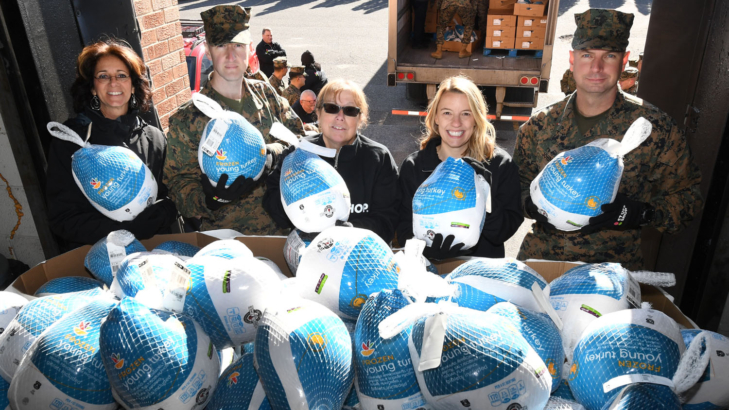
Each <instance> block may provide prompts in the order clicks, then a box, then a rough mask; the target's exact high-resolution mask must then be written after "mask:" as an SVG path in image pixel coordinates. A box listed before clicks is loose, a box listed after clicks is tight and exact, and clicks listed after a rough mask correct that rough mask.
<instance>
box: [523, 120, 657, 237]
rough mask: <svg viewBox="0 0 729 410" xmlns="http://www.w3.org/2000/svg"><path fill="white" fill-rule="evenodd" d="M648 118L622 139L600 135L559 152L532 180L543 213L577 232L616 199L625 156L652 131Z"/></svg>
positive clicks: (534, 197)
mask: <svg viewBox="0 0 729 410" xmlns="http://www.w3.org/2000/svg"><path fill="white" fill-rule="evenodd" d="M652 128H653V126H652V125H651V123H650V122H648V120H646V119H645V118H642V117H641V118H638V119H637V120H635V122H633V124H631V125H630V128H628V131H627V132H626V133H625V135H624V136H623V138H622V140H621V141H617V140H614V139H610V138H600V139H597V140H595V141H592V142H591V143H589V144H587V145H585V146H582V147H579V148H575V149H572V150H569V151H566V152H561V153H559V154H558V155H557V156H556V157H554V158H553V159H552V160H551V161H550V162H549V163H548V164H547V165H546V166H545V167H544V169H543V170H542V171H541V172H540V173H539V175H537V177H536V178H535V179H534V180H533V181H532V183H531V185H530V188H529V192H530V195H531V198H532V201H533V202H534V205H536V206H537V208H538V209H539V213H540V214H542V215H544V216H546V217H547V218H548V220H549V223H551V224H552V225H554V226H555V227H556V228H557V229H561V230H563V231H576V230H578V229H580V228H581V227H583V226H585V225H587V224H588V223H589V220H590V218H592V217H594V216H597V215H600V214H601V213H602V210H601V208H600V207H601V206H602V205H605V204H609V203H611V202H613V200H614V199H615V196H616V195H617V193H618V187H619V186H620V179H621V177H622V175H623V157H624V156H625V155H626V154H627V153H629V152H630V151H632V150H634V149H635V148H637V147H638V146H639V145H640V144H642V143H643V141H645V140H646V139H647V138H648V137H649V136H650V134H651V130H652Z"/></svg>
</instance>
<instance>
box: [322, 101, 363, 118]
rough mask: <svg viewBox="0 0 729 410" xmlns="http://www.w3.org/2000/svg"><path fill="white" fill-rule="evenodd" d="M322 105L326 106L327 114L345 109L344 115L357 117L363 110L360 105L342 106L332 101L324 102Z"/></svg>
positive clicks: (337, 112) (335, 113)
mask: <svg viewBox="0 0 729 410" xmlns="http://www.w3.org/2000/svg"><path fill="white" fill-rule="evenodd" d="M322 107H324V112H325V113H327V114H334V115H337V114H339V111H344V115H346V116H347V117H356V116H358V115H359V112H360V111H362V110H360V109H359V107H350V106H346V107H340V106H338V105H337V104H332V103H324V104H322Z"/></svg>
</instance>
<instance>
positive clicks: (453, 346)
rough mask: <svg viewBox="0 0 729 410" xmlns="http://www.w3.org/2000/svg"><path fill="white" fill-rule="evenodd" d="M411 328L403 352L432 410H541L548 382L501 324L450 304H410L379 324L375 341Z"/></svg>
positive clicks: (515, 334) (533, 356) (525, 347)
mask: <svg viewBox="0 0 729 410" xmlns="http://www.w3.org/2000/svg"><path fill="white" fill-rule="evenodd" d="M413 320H414V324H412V333H411V334H410V337H409V341H408V346H409V350H410V358H411V360H412V364H413V367H414V369H415V374H416V376H417V380H418V384H419V385H420V390H421V392H422V393H423V396H425V400H426V402H427V403H429V404H430V405H431V406H433V408H434V409H462V408H464V407H465V408H471V407H473V408H479V409H499V410H501V409H507V408H512V409H520V408H524V409H542V408H544V406H545V404H546V403H547V400H548V399H549V391H550V388H551V386H552V378H551V377H550V376H549V372H548V371H547V367H546V365H545V364H544V361H543V360H542V359H541V358H540V357H539V355H538V354H537V353H536V352H535V351H534V349H533V348H532V347H531V346H530V345H529V343H527V341H526V340H525V339H524V337H522V336H521V334H519V331H518V330H517V329H516V328H514V326H513V325H512V324H511V323H510V322H509V321H508V320H506V319H505V318H503V317H501V316H497V315H493V314H490V313H484V312H479V311H475V310H471V309H465V308H460V307H457V306H455V305H452V304H450V303H444V302H441V303H438V304H433V303H415V304H411V305H409V306H406V307H404V308H402V309H401V310H400V311H398V312H397V313H394V314H393V315H390V316H389V317H388V318H387V319H385V320H384V321H383V322H382V323H381V324H380V335H381V337H383V338H385V339H388V338H391V337H394V336H397V335H398V334H399V333H400V332H401V331H402V330H405V329H407V327H408V326H410V324H411V323H413Z"/></svg>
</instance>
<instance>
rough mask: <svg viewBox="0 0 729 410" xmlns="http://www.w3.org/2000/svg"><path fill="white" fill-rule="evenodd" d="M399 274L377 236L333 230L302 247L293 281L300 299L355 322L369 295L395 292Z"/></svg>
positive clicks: (345, 230)
mask: <svg viewBox="0 0 729 410" xmlns="http://www.w3.org/2000/svg"><path fill="white" fill-rule="evenodd" d="M399 274H400V267H399V266H398V264H397V262H396V261H395V258H394V255H393V254H392V250H391V249H390V247H389V246H388V245H387V244H386V243H385V241H383V240H382V238H380V237H379V236H377V234H375V233H373V232H372V231H369V230H366V229H359V228H347V227H341V226H336V227H333V228H329V229H327V230H326V231H324V232H322V233H320V234H319V235H317V237H316V238H314V240H313V241H312V242H311V245H309V246H308V247H306V250H305V251H304V253H303V255H302V256H301V262H300V263H299V268H298V270H297V272H296V279H297V280H298V286H299V290H300V295H301V297H303V298H305V299H309V300H313V301H315V302H318V303H321V304H322V305H324V306H326V307H327V308H329V309H331V310H332V311H334V312H335V313H336V314H338V315H339V316H341V317H343V318H347V319H357V317H358V316H359V312H360V311H361V310H362V305H364V303H365V302H366V301H367V298H368V297H369V296H370V295H371V294H373V293H375V292H379V291H381V290H383V289H395V288H397V283H398V276H399Z"/></svg>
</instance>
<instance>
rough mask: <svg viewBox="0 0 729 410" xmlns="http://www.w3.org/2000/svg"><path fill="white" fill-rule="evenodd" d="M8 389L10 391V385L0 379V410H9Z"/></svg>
mask: <svg viewBox="0 0 729 410" xmlns="http://www.w3.org/2000/svg"><path fill="white" fill-rule="evenodd" d="M8 389H10V383H8V382H6V381H5V379H3V378H2V377H0V409H4V410H11V409H10V401H9V400H8Z"/></svg>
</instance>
